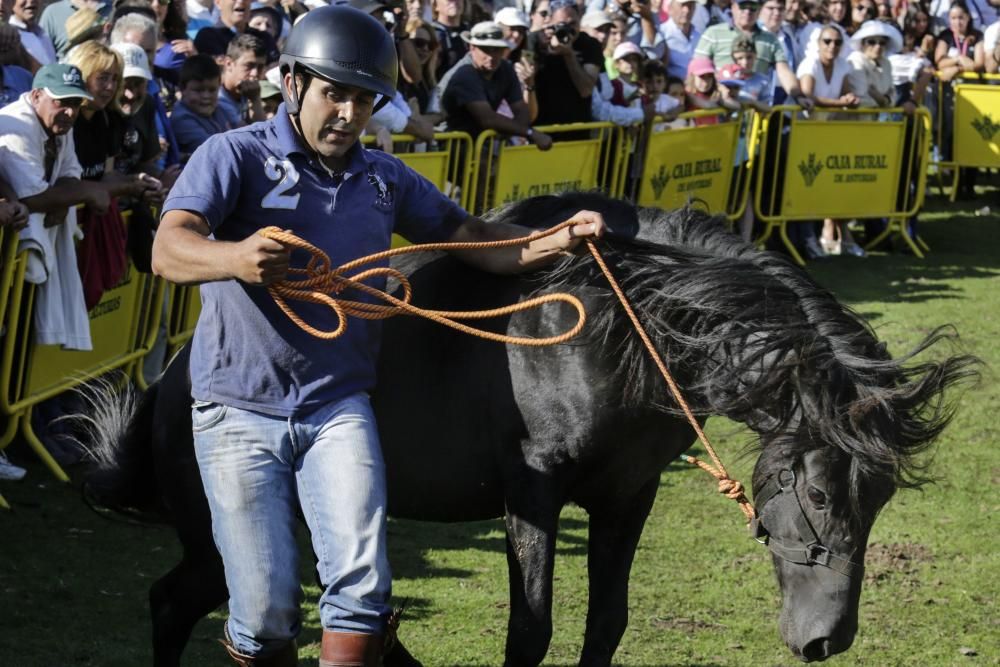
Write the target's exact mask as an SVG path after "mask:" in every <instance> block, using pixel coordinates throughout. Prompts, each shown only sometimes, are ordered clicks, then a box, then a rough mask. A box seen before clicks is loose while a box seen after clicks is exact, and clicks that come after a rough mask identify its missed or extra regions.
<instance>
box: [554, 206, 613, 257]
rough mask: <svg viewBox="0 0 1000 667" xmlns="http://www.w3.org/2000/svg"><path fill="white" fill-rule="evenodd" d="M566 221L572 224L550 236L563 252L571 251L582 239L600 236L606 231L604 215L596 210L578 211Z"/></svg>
mask: <svg viewBox="0 0 1000 667" xmlns="http://www.w3.org/2000/svg"><path fill="white" fill-rule="evenodd" d="M568 222H572V223H573V225H571V226H569V227H566V228H565V229H560V230H559V231H558V232H557V233H556V234H555V235H553V236H552V237H551V238H552V240H553V241H554V242H555V243H556V247H557V248H558V249H560V250H562V251H564V252H572V251H573V250H574V249H575V248H576V247H577V246H578V245H580V243H581V242H582V241H583V240H584V239H588V238H600V237H602V236H604V232H605V231H607V225H605V224H604V216H602V215H601V214H600V213H597V212H596V211H578V212H577V213H576V215H574V216H573V217H571V218H569V220H568Z"/></svg>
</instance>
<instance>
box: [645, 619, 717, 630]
mask: <svg viewBox="0 0 1000 667" xmlns="http://www.w3.org/2000/svg"><path fill="white" fill-rule="evenodd" d="M650 624H651V625H652V626H653V627H654V628H657V629H659V630H680V631H681V632H693V631H696V630H716V629H718V628H724V627H726V626H724V625H722V624H720V623H710V622H708V621H701V620H698V619H696V618H683V617H680V616H676V617H675V616H671V617H667V618H662V617H660V616H656V617H654V618H653V619H652V620H651V621H650Z"/></svg>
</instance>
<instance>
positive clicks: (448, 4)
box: [433, 0, 469, 81]
mask: <svg viewBox="0 0 1000 667" xmlns="http://www.w3.org/2000/svg"><path fill="white" fill-rule="evenodd" d="M433 2H434V23H433V25H434V30H435V31H436V32H437V38H438V44H440V45H441V48H440V51H439V53H438V65H437V71H436V72H435V73H434V74H435V76H436V77H437V80H438V81H440V80H441V78H442V77H444V75H445V73H446V72H447V71H448V70H450V69H451V68H452V67H454V66H455V63H457V62H458V61H459V60H461V59H462V58H463V57H464V56H465V54H466V52H467V51H468V47H466V45H465V41H463V40H462V33H463V32H465V31H466V30H468V29H469V24H468V23H465V22H464V21H463V20H462V15H463V12H464V10H465V3H464V1H463V0H433Z"/></svg>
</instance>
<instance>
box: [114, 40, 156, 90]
mask: <svg viewBox="0 0 1000 667" xmlns="http://www.w3.org/2000/svg"><path fill="white" fill-rule="evenodd" d="M111 48H112V49H114V50H115V51H117V52H118V53H120V54H121V56H122V60H124V61H125V69H124V71H123V72H122V78H123V79H130V78H132V77H140V78H142V79H146V80H147V81H148V80H150V79H152V78H153V74H152V73H151V72H150V71H149V61H148V60H146V52H145V51H143V50H142V47H141V46H139V45H138V44H129V43H127V42H122V43H119V44H112V45H111Z"/></svg>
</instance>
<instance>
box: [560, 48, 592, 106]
mask: <svg viewBox="0 0 1000 667" xmlns="http://www.w3.org/2000/svg"><path fill="white" fill-rule="evenodd" d="M563 58H564V59H565V60H566V69H567V71H569V79H570V81H572V82H573V87H574V88H576V92H578V93H580V97H590V94H591V93H592V92H594V78H593V77H592V76H590V74H588V73H587V70H585V69H583V65H581V64H580V62H579V61H578V60H577V59H576V52H575V51H570V52H569V54H567V55H565V56H563Z"/></svg>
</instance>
